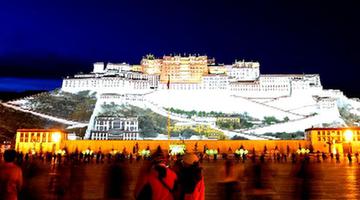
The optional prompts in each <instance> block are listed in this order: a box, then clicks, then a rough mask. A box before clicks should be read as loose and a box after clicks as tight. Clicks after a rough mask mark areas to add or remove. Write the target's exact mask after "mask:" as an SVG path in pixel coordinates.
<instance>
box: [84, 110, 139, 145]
mask: <svg viewBox="0 0 360 200" xmlns="http://www.w3.org/2000/svg"><path fill="white" fill-rule="evenodd" d="M90 138H91V139H92V140H138V139H139V122H138V118H137V117H112V116H97V117H95V122H94V126H93V128H92V130H91V136H90Z"/></svg>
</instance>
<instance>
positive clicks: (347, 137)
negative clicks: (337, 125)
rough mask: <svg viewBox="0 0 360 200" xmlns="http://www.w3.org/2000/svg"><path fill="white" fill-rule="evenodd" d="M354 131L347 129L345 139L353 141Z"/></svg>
mask: <svg viewBox="0 0 360 200" xmlns="http://www.w3.org/2000/svg"><path fill="white" fill-rule="evenodd" d="M353 134H354V133H353V132H352V130H346V131H345V132H344V136H345V141H346V142H351V141H352V140H353Z"/></svg>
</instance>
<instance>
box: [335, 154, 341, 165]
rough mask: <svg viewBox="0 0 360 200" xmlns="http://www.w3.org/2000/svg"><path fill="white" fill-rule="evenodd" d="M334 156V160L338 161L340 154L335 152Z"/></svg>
mask: <svg viewBox="0 0 360 200" xmlns="http://www.w3.org/2000/svg"><path fill="white" fill-rule="evenodd" d="M335 157H336V162H337V163H340V154H339V153H336V155H335Z"/></svg>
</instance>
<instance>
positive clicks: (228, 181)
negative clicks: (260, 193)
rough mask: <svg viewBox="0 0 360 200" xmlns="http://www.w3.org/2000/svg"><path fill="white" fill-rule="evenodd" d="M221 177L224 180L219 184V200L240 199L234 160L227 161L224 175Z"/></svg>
mask: <svg viewBox="0 0 360 200" xmlns="http://www.w3.org/2000/svg"><path fill="white" fill-rule="evenodd" d="M221 175H222V176H223V177H224V178H223V179H222V180H221V181H220V182H219V199H225V200H228V199H229V200H233V199H240V198H241V195H240V185H239V181H238V178H237V175H236V173H235V167H234V162H233V161H232V160H226V161H225V168H224V173H223V174H221Z"/></svg>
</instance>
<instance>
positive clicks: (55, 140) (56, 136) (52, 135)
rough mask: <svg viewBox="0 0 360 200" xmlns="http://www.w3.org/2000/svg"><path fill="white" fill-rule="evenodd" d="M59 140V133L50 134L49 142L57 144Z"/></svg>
mask: <svg viewBox="0 0 360 200" xmlns="http://www.w3.org/2000/svg"><path fill="white" fill-rule="evenodd" d="M60 139H61V134H60V133H59V132H55V133H52V134H51V140H52V141H53V142H59V141H60Z"/></svg>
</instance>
